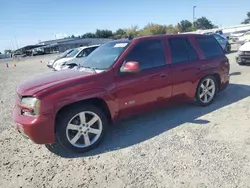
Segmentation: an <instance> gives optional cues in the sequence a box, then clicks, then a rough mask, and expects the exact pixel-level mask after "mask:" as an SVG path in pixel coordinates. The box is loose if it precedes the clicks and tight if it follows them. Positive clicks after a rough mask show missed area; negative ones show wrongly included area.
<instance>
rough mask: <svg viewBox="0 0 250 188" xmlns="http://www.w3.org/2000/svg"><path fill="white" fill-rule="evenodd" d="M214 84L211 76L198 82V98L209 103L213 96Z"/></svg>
mask: <svg viewBox="0 0 250 188" xmlns="http://www.w3.org/2000/svg"><path fill="white" fill-rule="evenodd" d="M215 92H216V86H215V82H214V80H213V79H211V78H207V79H205V80H203V81H202V83H201V84H200V90H199V98H200V100H201V101H202V102H203V103H205V104H206V103H209V102H210V101H211V100H212V99H213V98H214V96H215Z"/></svg>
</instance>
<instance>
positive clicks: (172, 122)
mask: <svg viewBox="0 0 250 188" xmlns="http://www.w3.org/2000/svg"><path fill="white" fill-rule="evenodd" d="M235 55H236V52H234V53H231V54H228V55H227V56H228V58H229V60H230V64H231V71H230V73H231V78H230V85H229V86H228V88H227V89H226V90H225V91H223V92H222V93H220V94H219V95H218V97H217V99H216V100H215V101H214V103H213V104H212V105H211V106H209V107H205V108H204V107H198V106H195V105H192V104H182V105H178V106H175V107H167V108H165V109H162V110H158V111H155V112H152V113H149V114H144V115H141V116H139V117H136V118H133V119H129V120H126V121H124V122H121V123H120V124H119V125H116V126H115V127H113V129H112V130H110V132H109V133H108V135H107V136H106V138H105V140H104V142H103V143H102V144H101V145H100V147H99V148H97V149H96V150H94V151H92V152H89V153H87V154H85V155H77V156H75V155H73V156H69V157H68V158H61V157H59V156H56V155H54V154H52V153H50V152H49V151H48V150H47V149H46V148H45V147H44V146H41V145H35V144H32V143H31V142H30V141H29V140H25V139H23V138H22V137H21V136H20V135H19V134H18V133H17V132H16V131H15V130H14V129H13V128H12V127H13V122H12V119H11V111H12V107H13V105H14V101H15V87H16V85H17V84H18V83H19V82H20V81H23V80H24V79H26V78H29V77H31V76H37V75H39V74H44V73H46V72H50V71H51V70H49V69H48V68H47V67H46V64H45V62H46V61H47V60H49V59H51V58H53V57H54V55H50V56H38V57H32V58H25V59H23V60H21V61H17V62H7V63H9V68H7V67H6V64H5V63H6V62H2V63H1V62H0V80H1V81H0V146H1V147H0V187H5V188H8V187H11V188H12V187H22V188H24V187H29V188H30V187H32V188H33V187H74V188H75V187H107V188H112V187H114V188H118V187H159V188H160V187H162V188H163V187H181V188H193V187H197V188H207V187H215V188H217V187H226V188H233V187H242V188H247V187H250V66H239V65H238V64H236V62H235ZM14 64H16V67H15V66H14Z"/></svg>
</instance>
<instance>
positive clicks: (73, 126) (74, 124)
mask: <svg viewBox="0 0 250 188" xmlns="http://www.w3.org/2000/svg"><path fill="white" fill-rule="evenodd" d="M102 130H103V126H102V121H101V118H100V117H99V116H98V115H97V114H96V113H94V112H91V111H84V112H80V113H78V114H76V115H75V116H74V117H73V118H72V119H71V120H70V121H69V122H68V125H67V127H66V136H67V139H68V141H69V143H70V144H72V145H73V146H75V147H78V148H86V147H89V146H91V145H93V144H94V143H95V142H96V141H97V140H98V139H99V137H100V136H101V133H102Z"/></svg>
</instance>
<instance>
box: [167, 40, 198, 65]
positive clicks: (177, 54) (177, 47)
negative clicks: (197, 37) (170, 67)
mask: <svg viewBox="0 0 250 188" xmlns="http://www.w3.org/2000/svg"><path fill="white" fill-rule="evenodd" d="M169 44H170V50H171V57H172V63H181V62H186V61H192V60H197V59H198V55H197V53H196V51H195V49H194V48H193V46H192V45H191V43H190V42H189V40H187V38H185V37H181V38H171V39H169Z"/></svg>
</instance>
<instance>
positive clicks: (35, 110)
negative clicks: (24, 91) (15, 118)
mask: <svg viewBox="0 0 250 188" xmlns="http://www.w3.org/2000/svg"><path fill="white" fill-rule="evenodd" d="M21 106H22V107H24V108H23V109H22V112H23V114H24V115H28V116H37V115H39V110H40V100H39V99H37V98H34V97H23V98H22V101H21Z"/></svg>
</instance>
